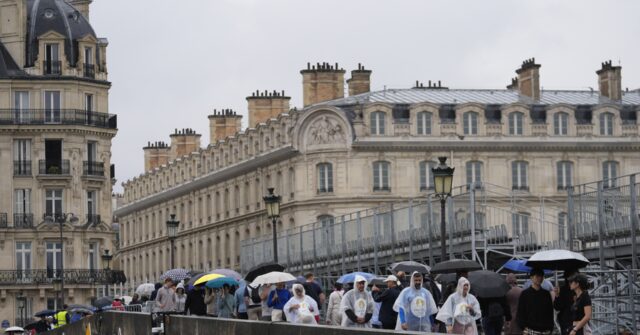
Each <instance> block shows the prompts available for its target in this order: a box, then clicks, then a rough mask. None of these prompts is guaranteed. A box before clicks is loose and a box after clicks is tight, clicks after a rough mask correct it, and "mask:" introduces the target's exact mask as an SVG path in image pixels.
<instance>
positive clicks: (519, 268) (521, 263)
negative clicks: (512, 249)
mask: <svg viewBox="0 0 640 335" xmlns="http://www.w3.org/2000/svg"><path fill="white" fill-rule="evenodd" d="M526 263H527V260H526V259H510V260H508V261H507V262H506V263H504V265H503V266H502V267H503V268H505V269H507V270H511V271H513V272H523V273H529V272H531V270H532V268H531V267H530V266H527V265H526ZM544 273H545V274H546V275H550V274H553V271H551V270H544Z"/></svg>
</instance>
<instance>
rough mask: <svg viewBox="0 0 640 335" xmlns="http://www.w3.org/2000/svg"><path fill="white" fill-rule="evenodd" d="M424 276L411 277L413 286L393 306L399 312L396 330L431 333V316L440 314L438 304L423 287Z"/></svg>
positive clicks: (404, 290)
mask: <svg viewBox="0 0 640 335" xmlns="http://www.w3.org/2000/svg"><path fill="white" fill-rule="evenodd" d="M422 280H423V278H422V274H421V273H419V272H414V273H413V274H412V275H411V282H410V284H411V286H409V287H407V288H405V289H403V290H402V292H400V295H399V296H398V299H396V302H395V304H393V310H394V311H396V312H398V322H397V323H396V330H412V331H427V332H430V331H431V316H432V315H433V314H436V313H437V312H438V307H437V306H436V302H435V301H434V300H433V296H432V295H431V293H429V291H427V289H425V288H423V287H422Z"/></svg>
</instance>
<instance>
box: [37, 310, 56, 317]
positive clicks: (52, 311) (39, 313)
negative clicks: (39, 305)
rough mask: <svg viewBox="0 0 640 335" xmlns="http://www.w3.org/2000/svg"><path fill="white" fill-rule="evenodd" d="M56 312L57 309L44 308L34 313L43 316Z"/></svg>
mask: <svg viewBox="0 0 640 335" xmlns="http://www.w3.org/2000/svg"><path fill="white" fill-rule="evenodd" d="M54 314H56V311H54V310H52V309H44V310H41V311H40V312H38V313H36V314H34V315H35V316H36V317H39V318H41V317H43V316H50V315H54Z"/></svg>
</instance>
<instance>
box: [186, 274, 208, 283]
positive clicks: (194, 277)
mask: <svg viewBox="0 0 640 335" xmlns="http://www.w3.org/2000/svg"><path fill="white" fill-rule="evenodd" d="M207 274H208V273H199V274H197V275H194V276H193V277H191V278H190V279H189V281H188V282H187V285H191V286H193V285H195V283H196V281H198V279H200V278H201V277H202V276H205V275H207Z"/></svg>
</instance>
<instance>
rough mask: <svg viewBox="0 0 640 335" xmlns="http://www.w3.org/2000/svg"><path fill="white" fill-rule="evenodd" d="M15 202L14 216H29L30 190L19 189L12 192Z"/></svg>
mask: <svg viewBox="0 0 640 335" xmlns="http://www.w3.org/2000/svg"><path fill="white" fill-rule="evenodd" d="M13 195H14V198H15V201H14V207H13V213H14V214H31V213H32V212H31V189H30V188H19V189H15V190H14V192H13Z"/></svg>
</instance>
